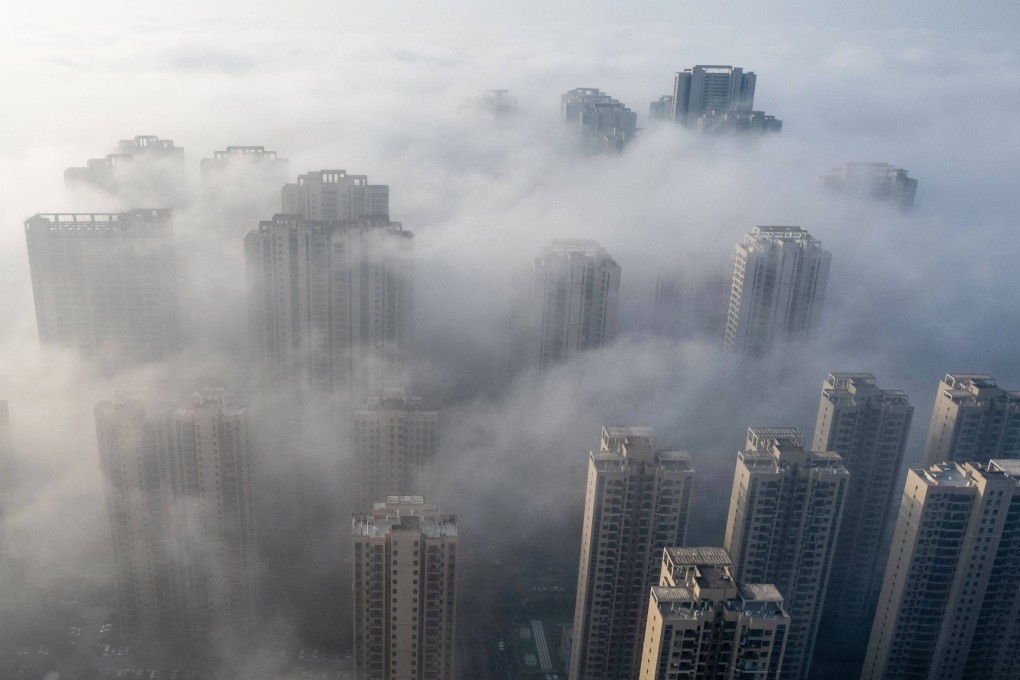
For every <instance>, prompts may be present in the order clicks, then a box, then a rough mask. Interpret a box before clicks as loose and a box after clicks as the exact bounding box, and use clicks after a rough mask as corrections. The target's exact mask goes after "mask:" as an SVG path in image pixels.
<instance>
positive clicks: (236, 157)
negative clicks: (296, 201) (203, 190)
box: [199, 146, 287, 180]
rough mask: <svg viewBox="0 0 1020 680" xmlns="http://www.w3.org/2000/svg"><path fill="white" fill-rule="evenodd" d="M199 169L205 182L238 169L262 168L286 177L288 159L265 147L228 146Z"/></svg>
mask: <svg viewBox="0 0 1020 680" xmlns="http://www.w3.org/2000/svg"><path fill="white" fill-rule="evenodd" d="M199 167H200V169H201V171H202V179H203V180H205V179H206V178H207V177H211V175H213V174H214V173H217V172H222V171H225V170H229V169H231V168H238V167H249V168H251V167H254V168H261V169H263V170H265V171H266V172H267V173H277V174H284V175H286V172H287V159H286V158H279V157H278V156H277V153H276V152H275V151H267V150H266V147H264V146H228V147H227V148H226V149H224V150H223V151H215V152H213V157H212V158H203V159H202V162H201V163H200V164H199Z"/></svg>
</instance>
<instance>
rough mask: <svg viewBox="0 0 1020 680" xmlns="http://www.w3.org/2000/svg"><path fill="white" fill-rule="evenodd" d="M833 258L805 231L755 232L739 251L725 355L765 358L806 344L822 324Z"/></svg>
mask: <svg viewBox="0 0 1020 680" xmlns="http://www.w3.org/2000/svg"><path fill="white" fill-rule="evenodd" d="M831 257H832V256H831V255H830V254H829V252H828V251H827V250H824V249H823V248H822V244H821V242H820V241H817V240H816V239H814V238H812V237H811V234H809V233H808V232H807V230H805V229H802V228H800V227H775V226H771V227H763V226H756V227H755V228H754V229H753V230H752V231H751V233H750V234H748V235H747V236H745V237H744V242H743V243H742V244H739V245H737V255H736V259H735V260H734V264H733V284H732V287H731V289H730V304H729V315H728V317H727V320H726V338H725V343H724V347H725V349H726V351H728V352H731V353H734V354H741V355H745V356H749V357H761V356H764V355H766V354H768V353H769V352H770V351H771V350H772V349H773V348H774V347H775V346H776V345H780V344H783V343H797V342H803V341H804V340H806V339H807V338H808V336H810V334H811V332H812V331H813V330H814V329H815V327H816V326H817V325H818V322H819V319H820V318H821V314H822V304H823V303H824V301H825V287H826V285H827V284H828V281H829V262H830V260H831Z"/></svg>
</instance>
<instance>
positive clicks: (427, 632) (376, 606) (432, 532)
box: [352, 496, 459, 680]
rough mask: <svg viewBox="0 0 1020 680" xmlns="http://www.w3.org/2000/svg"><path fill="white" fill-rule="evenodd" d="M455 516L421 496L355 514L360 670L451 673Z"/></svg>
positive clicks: (384, 674)
mask: <svg viewBox="0 0 1020 680" xmlns="http://www.w3.org/2000/svg"><path fill="white" fill-rule="evenodd" d="M458 538H459V536H458V531H457V518H456V517H454V516H452V515H442V514H440V513H439V511H438V509H437V508H436V506H435V505H431V504H427V503H425V501H424V500H423V499H422V497H421V496H390V497H389V498H387V499H386V500H385V502H382V503H376V504H375V506H374V508H373V509H372V511H371V512H370V513H361V514H355V516H354V521H353V524H352V540H353V542H354V570H353V582H352V587H353V597H354V677H355V678H357V680H452V678H453V677H454V655H455V652H456V646H455V636H454V633H455V630H456V611H457V541H458Z"/></svg>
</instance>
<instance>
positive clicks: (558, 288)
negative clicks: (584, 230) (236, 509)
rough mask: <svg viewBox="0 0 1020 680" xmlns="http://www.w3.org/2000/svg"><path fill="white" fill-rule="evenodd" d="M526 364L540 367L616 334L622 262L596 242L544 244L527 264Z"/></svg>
mask: <svg viewBox="0 0 1020 680" xmlns="http://www.w3.org/2000/svg"><path fill="white" fill-rule="evenodd" d="M529 293H530V295H529V299H528V312H527V313H528V319H527V321H526V325H525V329H524V332H526V333H527V335H528V337H527V338H526V339H525V340H523V341H522V344H523V345H524V346H525V352H526V357H525V358H524V363H528V364H534V365H537V366H538V367H539V369H540V370H543V371H544V370H547V369H549V368H551V367H552V366H554V365H556V364H558V363H562V362H565V361H569V360H571V359H573V358H575V357H576V356H578V355H579V354H580V353H581V352H583V351H585V350H590V349H600V348H602V347H603V346H605V345H607V344H609V342H610V341H612V340H613V338H615V337H616V308H617V304H618V301H619V296H620V265H618V264H617V263H616V261H615V260H613V258H612V256H611V255H610V254H609V251H607V250H606V249H605V248H603V247H602V246H600V245H599V244H598V243H596V242H595V241H587V240H570V241H568V240H562V241H553V242H552V243H551V244H550V245H548V246H546V248H545V249H544V251H543V252H542V255H541V256H539V257H537V258H535V260H534V262H533V263H532V266H531V289H530V291H529Z"/></svg>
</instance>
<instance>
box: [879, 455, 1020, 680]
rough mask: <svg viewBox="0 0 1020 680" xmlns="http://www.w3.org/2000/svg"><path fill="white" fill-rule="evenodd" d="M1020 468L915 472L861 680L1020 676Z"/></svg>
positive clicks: (1013, 464)
mask: <svg viewBox="0 0 1020 680" xmlns="http://www.w3.org/2000/svg"><path fill="white" fill-rule="evenodd" d="M1017 564H1020V463H1018V462H1017V461H1016V460H992V461H990V462H988V463H987V464H983V463H955V462H950V463H941V464H939V465H933V466H930V467H927V468H922V469H915V470H910V471H909V472H908V473H907V482H906V485H905V487H904V491H903V501H902V503H901V505H900V512H899V519H898V521H897V523H896V531H895V533H894V535H893V541H892V550H891V552H890V554H889V561H888V563H887V564H886V570H885V580H884V581H883V583H882V593H881V596H880V599H879V604H878V611H877V613H876V615H875V622H874V625H873V627H872V629H871V641H870V642H869V645H868V653H867V656H866V658H865V661H864V673H863V675H862V676H861V677H862V680H901V679H903V680H906V679H907V678H911V679H912V678H924V679H930V680H935V679H936V678H938V679H939V680H964V679H969V678H1016V677H1020V578H1018V575H1017Z"/></svg>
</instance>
